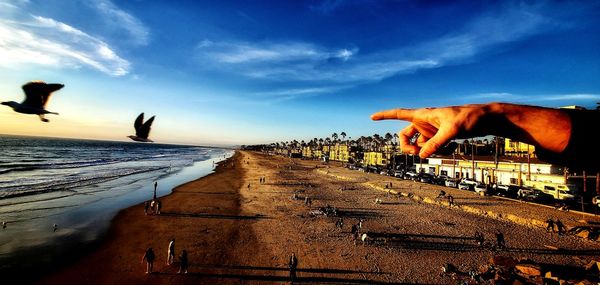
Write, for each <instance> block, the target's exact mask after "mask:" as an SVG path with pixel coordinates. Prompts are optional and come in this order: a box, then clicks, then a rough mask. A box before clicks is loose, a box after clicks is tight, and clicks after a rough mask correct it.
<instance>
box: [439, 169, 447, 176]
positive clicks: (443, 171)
mask: <svg viewBox="0 0 600 285" xmlns="http://www.w3.org/2000/svg"><path fill="white" fill-rule="evenodd" d="M440 175H442V176H448V171H447V170H441V171H440Z"/></svg>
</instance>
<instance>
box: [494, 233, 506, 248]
mask: <svg viewBox="0 0 600 285" xmlns="http://www.w3.org/2000/svg"><path fill="white" fill-rule="evenodd" d="M496 246H497V247H498V248H506V242H505V241H504V234H503V233H502V232H500V231H498V232H497V233H496Z"/></svg>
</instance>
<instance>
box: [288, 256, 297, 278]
mask: <svg viewBox="0 0 600 285" xmlns="http://www.w3.org/2000/svg"><path fill="white" fill-rule="evenodd" d="M288 265H289V267H290V282H291V284H294V281H295V280H296V269H297V268H298V258H296V254H295V253H292V256H291V257H290V262H289V263H288Z"/></svg>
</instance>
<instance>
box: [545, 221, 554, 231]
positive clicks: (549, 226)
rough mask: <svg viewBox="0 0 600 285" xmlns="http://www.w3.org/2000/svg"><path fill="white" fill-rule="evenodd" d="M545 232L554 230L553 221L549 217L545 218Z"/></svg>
mask: <svg viewBox="0 0 600 285" xmlns="http://www.w3.org/2000/svg"><path fill="white" fill-rule="evenodd" d="M546 232H554V221H553V220H552V219H550V218H549V219H548V220H546Z"/></svg>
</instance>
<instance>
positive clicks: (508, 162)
mask: <svg viewBox="0 0 600 285" xmlns="http://www.w3.org/2000/svg"><path fill="white" fill-rule="evenodd" d="M416 168H417V171H419V172H426V173H430V174H433V175H443V176H448V177H454V178H468V179H472V180H475V181H478V182H482V183H485V184H494V183H497V184H504V185H518V186H522V185H530V184H532V183H531V182H549V183H556V184H566V182H565V176H564V169H563V168H562V167H558V166H554V165H551V164H548V163H545V162H543V161H540V160H538V159H537V158H527V157H503V158H500V159H498V163H497V164H496V163H495V161H494V158H493V157H489V156H475V157H473V159H471V158H470V157H465V156H457V155H455V156H454V157H453V156H436V157H431V158H429V159H427V160H426V161H424V162H423V163H420V164H417V165H416Z"/></svg>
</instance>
